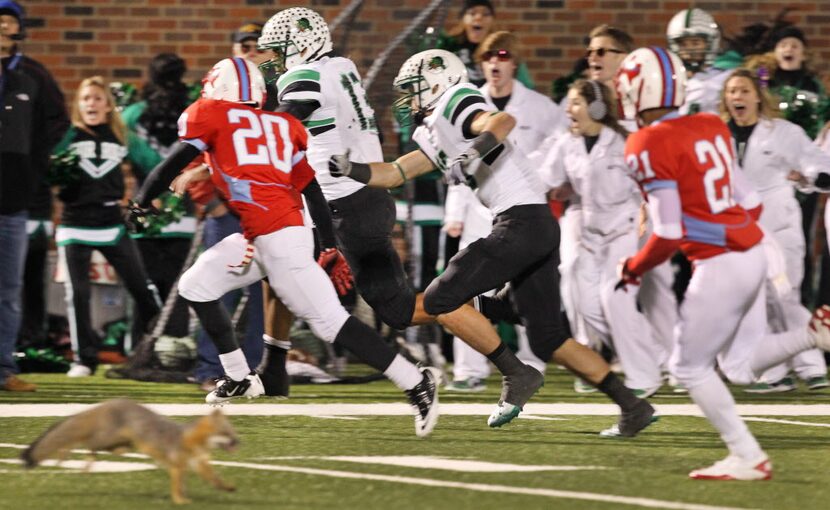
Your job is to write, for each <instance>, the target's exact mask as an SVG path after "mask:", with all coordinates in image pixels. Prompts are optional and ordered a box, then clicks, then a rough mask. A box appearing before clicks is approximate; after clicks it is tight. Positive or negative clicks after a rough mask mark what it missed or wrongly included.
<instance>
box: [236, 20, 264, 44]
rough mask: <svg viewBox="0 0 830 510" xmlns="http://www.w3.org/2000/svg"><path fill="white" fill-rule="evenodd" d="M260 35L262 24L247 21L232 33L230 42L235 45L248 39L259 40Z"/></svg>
mask: <svg viewBox="0 0 830 510" xmlns="http://www.w3.org/2000/svg"><path fill="white" fill-rule="evenodd" d="M260 35H262V23H257V22H254V21H249V22H248V23H245V24H244V25H242V26H241V27H239V28H238V29H237V30H236V32H234V33H233V35H232V36H231V40H232V41H233V42H235V43H241V42H242V41H246V40H248V39H259V36H260Z"/></svg>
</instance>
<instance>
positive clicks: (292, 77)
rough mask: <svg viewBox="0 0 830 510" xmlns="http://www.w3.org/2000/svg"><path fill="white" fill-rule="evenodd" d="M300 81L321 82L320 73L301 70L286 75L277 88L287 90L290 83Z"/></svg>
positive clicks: (279, 80)
mask: <svg viewBox="0 0 830 510" xmlns="http://www.w3.org/2000/svg"><path fill="white" fill-rule="evenodd" d="M298 80H310V81H316V82H319V81H320V73H319V72H317V71H312V70H311V69H301V70H299V71H294V72H293V73H286V74H284V75H282V76H280V78H279V79H278V80H277V88H278V89H282V88H285V87H286V86H287V85H288V84H289V83H294V82H295V81H298Z"/></svg>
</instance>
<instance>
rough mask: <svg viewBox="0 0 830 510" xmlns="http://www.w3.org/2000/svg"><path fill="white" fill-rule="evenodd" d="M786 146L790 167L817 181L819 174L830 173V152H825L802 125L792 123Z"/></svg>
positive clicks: (812, 180) (811, 180)
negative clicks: (811, 138)
mask: <svg viewBox="0 0 830 510" xmlns="http://www.w3.org/2000/svg"><path fill="white" fill-rule="evenodd" d="M782 146H784V147H786V148H787V150H786V153H787V154H788V156H789V157H788V161H787V162H788V163H789V165H790V168H791V169H793V170H797V171H798V173H800V174H801V175H803V176H804V177H806V178H807V179H808V180H809V181H810V182H815V180H816V179H817V178H818V176H819V174H822V173H825V174H827V173H830V154H827V153H825V152H823V151H822V150H821V149H820V148H819V147H818V145H816V144H815V143H814V142H813V141H812V140H810V138H809V137H808V136H807V133H805V132H804V130H803V129H801V127H800V126H797V125H792V126H791V127H790V129H789V133H788V136H787V141H786V142H784V143H782Z"/></svg>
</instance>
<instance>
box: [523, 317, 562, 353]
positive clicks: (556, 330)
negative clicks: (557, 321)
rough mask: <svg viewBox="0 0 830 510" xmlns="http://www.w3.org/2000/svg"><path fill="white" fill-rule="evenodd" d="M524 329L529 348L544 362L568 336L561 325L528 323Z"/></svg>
mask: <svg viewBox="0 0 830 510" xmlns="http://www.w3.org/2000/svg"><path fill="white" fill-rule="evenodd" d="M526 331H527V340H528V343H529V344H530V350H531V351H533V354H535V355H536V357H538V358H539V359H540V360H542V361H544V362H548V361H550V360H551V358H552V357H553V353H554V352H555V351H556V350H557V349H559V348H560V347H562V344H564V343H565V340H567V339H568V338H570V337H569V336H568V333H567V331H565V329H564V328H562V326H561V325H550V324H543V325H534V324H528V325H527V327H526Z"/></svg>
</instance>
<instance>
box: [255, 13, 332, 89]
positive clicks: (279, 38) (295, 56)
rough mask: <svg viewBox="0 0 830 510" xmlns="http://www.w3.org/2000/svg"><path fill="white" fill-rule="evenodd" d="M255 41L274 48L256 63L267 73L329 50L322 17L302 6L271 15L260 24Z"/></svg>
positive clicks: (288, 66) (324, 22)
mask: <svg viewBox="0 0 830 510" xmlns="http://www.w3.org/2000/svg"><path fill="white" fill-rule="evenodd" d="M257 45H258V46H259V49H261V50H272V51H273V52H274V57H273V58H272V59H271V60H269V61H267V62H264V63H262V64H260V67H261V68H263V69H264V70H267V72H266V71H264V72H266V74H267V75H273V74H274V73H276V74H281V73H284V72H285V71H286V70H288V69H291V68H292V67H294V66H298V65H300V64H303V63H306V62H314V61H315V60H318V59H319V58H321V57H322V56H323V55H325V54H327V53H329V52H331V51H332V42H331V34H330V33H329V26H328V25H327V24H326V20H324V19H323V17H322V16H320V15H319V14H317V13H316V12H315V11H313V10H311V9H306V8H305V7H292V8H290V9H285V10H282V11H280V12H278V13H276V14H275V15H273V16H272V17H271V19H269V20H268V22H266V23H265V26H264V27H262V35H261V36H260V37H259V40H258V41H257Z"/></svg>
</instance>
